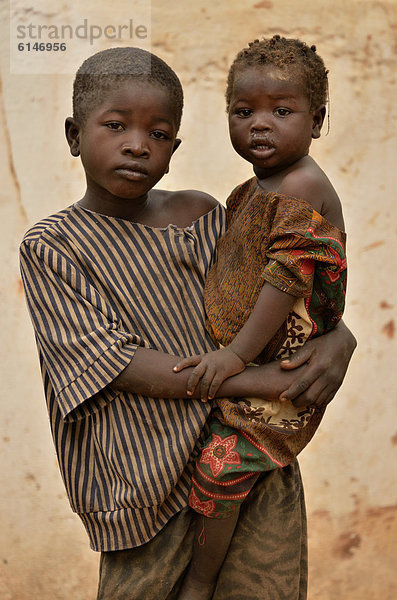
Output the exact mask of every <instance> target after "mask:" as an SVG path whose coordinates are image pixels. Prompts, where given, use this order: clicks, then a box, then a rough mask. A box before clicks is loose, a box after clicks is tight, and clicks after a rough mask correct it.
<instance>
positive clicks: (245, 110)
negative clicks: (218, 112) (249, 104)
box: [236, 108, 252, 119]
mask: <svg viewBox="0 0 397 600" xmlns="http://www.w3.org/2000/svg"><path fill="white" fill-rule="evenodd" d="M236 114H237V115H238V116H239V117H243V118H244V119H246V118H247V117H250V116H251V115H252V110H251V109H250V108H240V110H237V111H236Z"/></svg>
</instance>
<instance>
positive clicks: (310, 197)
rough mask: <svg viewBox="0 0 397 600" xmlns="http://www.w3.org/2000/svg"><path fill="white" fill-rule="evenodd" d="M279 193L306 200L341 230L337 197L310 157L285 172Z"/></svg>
mask: <svg viewBox="0 0 397 600" xmlns="http://www.w3.org/2000/svg"><path fill="white" fill-rule="evenodd" d="M279 192H280V193H282V194H285V195H286V196H294V197H295V198H302V199H303V200H306V202H309V204H311V205H312V207H313V208H314V210H316V211H317V212H318V213H320V214H321V215H322V216H323V217H325V218H326V219H328V220H329V221H330V222H331V223H333V225H335V226H336V227H338V228H339V229H342V230H343V228H344V222H343V215H342V206H341V202H340V199H339V196H338V194H337V193H336V191H335V188H334V187H333V185H332V183H331V182H330V180H329V179H328V177H327V176H326V174H325V173H324V171H323V170H322V169H321V168H320V167H319V166H318V164H317V163H316V162H315V161H314V160H313V159H312V158H311V157H310V156H306V157H305V159H303V160H301V161H299V164H298V165H296V168H293V169H289V170H288V171H287V173H286V174H285V177H284V178H283V181H282V184H281V186H280V189H279Z"/></svg>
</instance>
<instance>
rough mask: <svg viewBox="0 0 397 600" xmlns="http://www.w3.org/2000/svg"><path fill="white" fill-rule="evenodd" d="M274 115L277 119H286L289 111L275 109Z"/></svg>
mask: <svg viewBox="0 0 397 600" xmlns="http://www.w3.org/2000/svg"><path fill="white" fill-rule="evenodd" d="M274 113H275V114H276V115H277V116H278V117H287V116H288V115H290V114H291V111H290V110H289V109H288V108H276V110H275V111H274Z"/></svg>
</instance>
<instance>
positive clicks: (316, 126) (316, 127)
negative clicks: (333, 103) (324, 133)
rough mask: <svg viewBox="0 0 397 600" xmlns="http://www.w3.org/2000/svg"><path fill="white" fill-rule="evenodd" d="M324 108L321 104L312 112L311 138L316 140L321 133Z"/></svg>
mask: <svg viewBox="0 0 397 600" xmlns="http://www.w3.org/2000/svg"><path fill="white" fill-rule="evenodd" d="M325 113H326V108H325V105H324V104H322V105H321V106H319V107H318V108H316V110H315V111H314V112H313V125H312V138H313V139H314V140H316V139H317V138H319V137H320V135H321V127H322V126H323V123H324V119H325Z"/></svg>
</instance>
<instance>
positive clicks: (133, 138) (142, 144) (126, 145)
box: [121, 134, 149, 156]
mask: <svg viewBox="0 0 397 600" xmlns="http://www.w3.org/2000/svg"><path fill="white" fill-rule="evenodd" d="M121 151H122V153H123V154H132V155H133V156H148V155H149V148H148V145H147V143H146V140H145V138H144V136H142V135H139V134H134V135H129V137H128V139H127V140H124V142H123V145H122V147H121Z"/></svg>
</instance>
